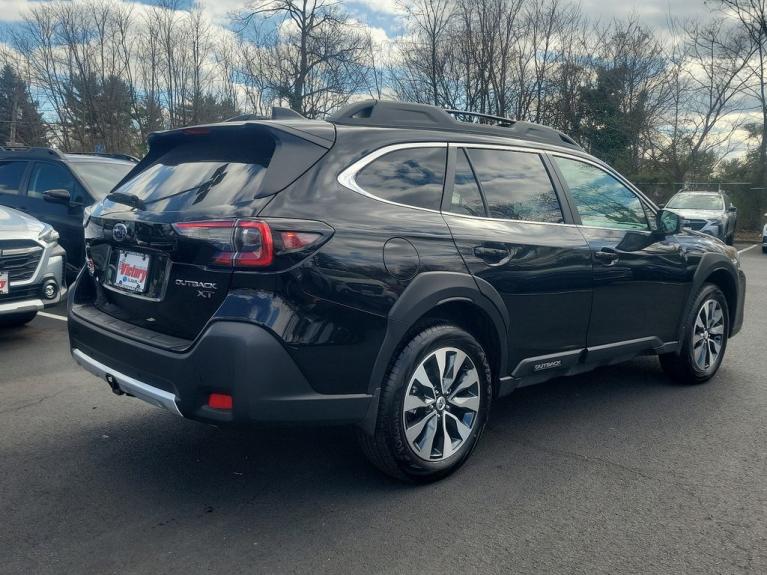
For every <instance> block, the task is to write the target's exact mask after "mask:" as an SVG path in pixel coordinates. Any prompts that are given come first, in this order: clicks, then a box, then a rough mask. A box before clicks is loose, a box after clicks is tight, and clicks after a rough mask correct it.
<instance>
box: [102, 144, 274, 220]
mask: <svg viewBox="0 0 767 575" xmlns="http://www.w3.org/2000/svg"><path fill="white" fill-rule="evenodd" d="M273 153H274V141H273V140H272V139H271V138H269V137H263V136H262V137H260V138H258V139H240V138H232V137H230V136H226V135H225V134H220V133H219V134H215V133H210V134H204V135H192V136H189V137H188V138H187V139H185V140H184V141H182V142H180V143H178V144H177V145H175V146H174V147H173V148H171V149H169V150H167V151H166V152H164V153H162V154H161V155H160V156H159V157H157V158H156V159H155V160H154V161H153V162H152V163H151V164H149V166H147V167H146V168H145V169H144V170H143V171H141V172H139V173H138V174H136V176H135V177H133V178H131V179H130V180H129V181H127V182H125V183H124V184H123V185H122V186H120V188H119V189H118V190H116V191H119V192H121V193H124V194H131V195H134V196H137V197H138V198H140V199H142V200H143V201H144V204H145V205H146V206H147V209H149V210H153V211H181V210H184V209H187V208H191V207H207V206H216V205H222V204H234V203H237V202H238V201H241V200H250V199H253V197H254V196H255V194H256V192H257V191H258V189H259V187H260V185H261V183H262V181H263V179H264V176H265V174H266V168H267V167H268V166H269V162H270V160H271V158H272V154H273Z"/></svg>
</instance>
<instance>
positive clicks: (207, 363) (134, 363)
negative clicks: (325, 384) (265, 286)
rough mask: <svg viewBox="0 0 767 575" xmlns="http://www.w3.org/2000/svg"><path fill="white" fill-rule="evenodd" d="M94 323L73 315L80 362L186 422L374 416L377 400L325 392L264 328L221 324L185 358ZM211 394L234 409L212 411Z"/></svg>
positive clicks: (320, 420)
mask: <svg viewBox="0 0 767 575" xmlns="http://www.w3.org/2000/svg"><path fill="white" fill-rule="evenodd" d="M107 317H108V316H107ZM92 319H93V316H89V319H88V320H86V319H84V318H83V317H82V316H80V315H78V314H77V313H73V311H72V309H70V312H69V322H68V328H69V339H70V347H71V349H72V355H73V357H74V358H75V360H76V361H77V362H78V363H79V364H80V365H81V366H83V367H84V368H85V369H87V370H88V371H90V372H91V373H93V374H94V375H96V376H97V377H99V378H101V379H102V381H104V380H106V381H108V382H109V384H110V386H112V387H113V388H114V387H115V385H116V386H117V388H118V389H119V390H120V391H122V392H125V393H127V394H129V395H132V396H134V397H137V398H139V399H143V400H144V401H147V402H148V403H151V404H153V405H159V406H161V407H164V408H166V409H168V410H170V411H171V412H173V413H178V414H180V415H182V416H184V417H187V418H190V419H195V420H198V421H203V422H206V423H214V424H227V423H231V424H259V423H265V424H270V423H272V424H279V423H316V424H320V423H334V424H335V423H359V422H361V421H362V420H363V418H364V417H365V415H366V414H367V410H368V406H369V404H370V401H371V396H369V395H363V394H345V395H330V394H319V393H317V392H316V391H314V390H313V389H312V387H311V386H310V385H309V383H308V382H307V380H306V378H305V377H304V376H303V374H302V373H301V371H300V370H299V369H298V367H297V366H296V364H295V363H294V361H293V360H292V358H291V357H290V355H289V354H288V353H287V351H286V350H285V348H284V347H283V345H282V344H281V343H280V342H279V341H278V340H277V339H276V338H275V337H274V336H273V335H272V334H271V333H270V332H269V331H267V330H266V329H264V328H262V327H260V326H258V325H255V324H251V323H245V322H236V321H216V322H213V323H211V324H210V325H209V326H208V327H207V328H206V329H205V331H204V332H203V333H202V334H201V335H200V336H199V337H198V338H197V339H196V340H195V342H194V343H193V344H192V345H191V347H189V348H188V349H186V350H185V351H183V352H177V351H171V350H166V349H159V348H157V347H155V346H152V345H148V344H147V343H143V342H139V341H136V340H135V339H132V338H127V337H123V336H121V335H119V334H117V333H115V332H114V331H111V330H108V329H105V328H103V327H101V326H99V325H98V322H95V321H92ZM104 390H105V391H106V386H105V387H104ZM211 393H224V394H228V395H231V396H232V398H233V408H232V409H231V410H220V409H213V408H211V407H208V405H207V400H208V396H209V395H210V394H211Z"/></svg>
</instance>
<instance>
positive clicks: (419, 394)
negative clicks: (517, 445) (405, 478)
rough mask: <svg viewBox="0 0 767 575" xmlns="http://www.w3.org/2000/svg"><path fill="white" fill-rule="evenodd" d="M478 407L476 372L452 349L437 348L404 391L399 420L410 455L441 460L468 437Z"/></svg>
mask: <svg viewBox="0 0 767 575" xmlns="http://www.w3.org/2000/svg"><path fill="white" fill-rule="evenodd" d="M479 406H480V381H479V373H478V371H477V368H476V366H475V365H474V362H473V361H472V360H471V358H470V357H469V356H468V355H467V354H466V353H464V352H463V351H461V350H460V349H457V348H454V347H443V348H439V349H437V350H435V351H433V352H431V353H430V354H429V355H427V356H426V357H425V358H424V359H423V360H422V361H421V363H420V364H419V365H418V367H417V368H416V370H415V372H414V373H413V375H412V377H411V378H410V381H409V383H408V385H407V389H406V390H405V400H404V404H403V413H402V421H403V424H404V428H405V437H406V438H407V442H408V444H409V445H410V448H411V449H412V450H413V452H414V453H415V454H416V455H417V456H418V457H420V458H421V459H424V460H426V461H441V460H443V459H446V458H448V457H450V456H451V455H453V454H454V453H455V452H456V451H458V450H459V449H460V448H461V446H462V445H463V444H464V443H465V442H466V440H467V439H468V438H469V437H470V436H471V434H472V432H473V430H474V427H475V425H476V423H477V419H478V415H479Z"/></svg>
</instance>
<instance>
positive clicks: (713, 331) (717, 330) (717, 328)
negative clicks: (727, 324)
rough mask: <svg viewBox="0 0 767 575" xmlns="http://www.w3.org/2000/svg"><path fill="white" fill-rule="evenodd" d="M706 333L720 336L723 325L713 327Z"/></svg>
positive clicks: (722, 331)
mask: <svg viewBox="0 0 767 575" xmlns="http://www.w3.org/2000/svg"><path fill="white" fill-rule="evenodd" d="M708 333H710V334H711V335H722V334H723V333H724V324H721V323H720V324H719V325H715V326H714V327H712V328H711V329H710V330H708Z"/></svg>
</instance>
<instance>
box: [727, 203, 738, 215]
mask: <svg viewBox="0 0 767 575" xmlns="http://www.w3.org/2000/svg"><path fill="white" fill-rule="evenodd" d="M727 211H728V212H731V213H733V214H737V213H738V208H736V207H735V206H733V205H732V204H730V207H729V208H727Z"/></svg>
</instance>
